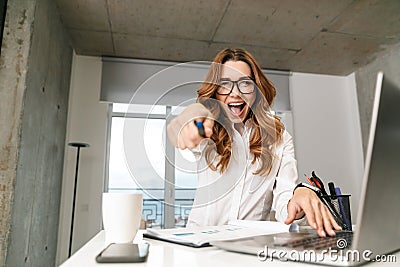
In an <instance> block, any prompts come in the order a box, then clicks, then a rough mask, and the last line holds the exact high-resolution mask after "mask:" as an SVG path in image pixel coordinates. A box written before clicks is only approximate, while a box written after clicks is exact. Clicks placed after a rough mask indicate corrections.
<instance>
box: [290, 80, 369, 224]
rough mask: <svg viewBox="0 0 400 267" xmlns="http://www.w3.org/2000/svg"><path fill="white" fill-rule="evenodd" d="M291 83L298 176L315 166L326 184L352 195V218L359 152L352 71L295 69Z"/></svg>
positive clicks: (360, 159)
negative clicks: (330, 72) (344, 74)
mask: <svg viewBox="0 0 400 267" xmlns="http://www.w3.org/2000/svg"><path fill="white" fill-rule="evenodd" d="M290 84H291V86H290V90H291V97H292V99H291V102H292V112H293V121H294V134H295V136H294V142H295V148H296V158H297V161H298V170H299V176H300V177H299V178H300V180H301V181H303V182H305V181H306V179H305V178H304V175H303V174H308V175H310V174H311V171H312V170H315V171H316V173H317V175H319V176H320V177H323V178H324V179H323V180H324V182H325V184H326V185H327V183H328V182H330V181H333V182H334V183H335V185H336V186H339V187H341V190H342V193H344V194H351V195H352V196H351V198H350V200H351V211H352V218H353V223H355V222H356V215H357V210H358V202H359V199H360V193H361V192H360V191H361V182H362V176H363V154H362V145H361V130H360V123H359V117H358V105H357V95H356V85H355V78H354V75H350V76H348V77H342V76H329V75H316V74H304V73H293V75H292V77H291V80H290Z"/></svg>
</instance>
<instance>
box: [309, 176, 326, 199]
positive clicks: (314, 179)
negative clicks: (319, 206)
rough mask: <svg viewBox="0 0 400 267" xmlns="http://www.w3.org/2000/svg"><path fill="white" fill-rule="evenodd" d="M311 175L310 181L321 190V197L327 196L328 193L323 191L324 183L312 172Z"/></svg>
mask: <svg viewBox="0 0 400 267" xmlns="http://www.w3.org/2000/svg"><path fill="white" fill-rule="evenodd" d="M311 175H312V176H311V180H312V181H313V182H314V184H315V185H316V186H317V187H318V188H319V189H321V192H322V194H323V195H328V193H327V192H326V190H325V187H324V183H323V182H322V181H321V179H320V178H318V176H317V175H316V174H315V172H314V171H312V173H311Z"/></svg>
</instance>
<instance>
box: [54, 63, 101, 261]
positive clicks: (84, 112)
mask: <svg viewBox="0 0 400 267" xmlns="http://www.w3.org/2000/svg"><path fill="white" fill-rule="evenodd" d="M101 69H102V64H101V58H99V57H85V56H74V57H73V66H72V73H71V88H70V97H69V99H70V102H69V108H68V110H69V111H68V129H67V136H66V142H67V143H68V142H84V143H88V144H90V147H88V148H82V150H81V153H80V161H79V175H78V183H77V197H76V207H75V220H74V221H75V222H74V234H73V242H72V253H73V252H74V251H76V250H78V249H79V248H80V247H81V246H82V245H84V244H85V243H86V242H87V241H88V240H89V239H90V238H92V237H93V236H94V235H95V234H97V233H98V232H99V231H100V230H101V227H102V220H101V195H102V192H103V184H104V177H105V174H104V172H105V155H106V137H107V122H108V119H107V118H108V117H107V116H108V104H106V103H100V102H99V97H100V84H101ZM64 162H65V163H64V173H63V191H62V205H61V210H60V226H59V232H58V235H59V240H58V249H57V250H58V251H57V263H61V262H63V261H65V260H66V259H67V256H68V246H69V234H70V223H71V213H72V197H73V181H74V175H75V163H76V148H72V147H67V149H66V151H65V161H64Z"/></svg>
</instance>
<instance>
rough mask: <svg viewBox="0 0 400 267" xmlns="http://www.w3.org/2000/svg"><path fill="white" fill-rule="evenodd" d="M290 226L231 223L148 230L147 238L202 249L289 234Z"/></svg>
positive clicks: (242, 222)
mask: <svg viewBox="0 0 400 267" xmlns="http://www.w3.org/2000/svg"><path fill="white" fill-rule="evenodd" d="M289 228H290V225H286V224H284V223H280V222H272V221H247V220H238V221H231V222H229V223H228V224H226V225H219V226H202V227H188V228H174V229H162V230H157V229H147V233H146V234H144V236H145V237H150V238H156V239H160V240H164V241H170V242H174V243H179V244H183V245H188V246H193V247H202V246H207V245H209V243H210V242H211V241H222V240H233V239H238V238H245V237H252V236H257V235H266V234H274V233H282V232H289Z"/></svg>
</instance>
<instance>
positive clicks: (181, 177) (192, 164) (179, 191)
mask: <svg viewBox="0 0 400 267" xmlns="http://www.w3.org/2000/svg"><path fill="white" fill-rule="evenodd" d="M196 187H197V163H196V159H195V157H194V155H193V153H192V152H191V151H190V150H187V149H185V150H181V149H175V219H176V226H177V227H184V226H186V222H187V219H188V216H189V212H190V210H191V207H192V205H193V199H194V195H195V193H196Z"/></svg>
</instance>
